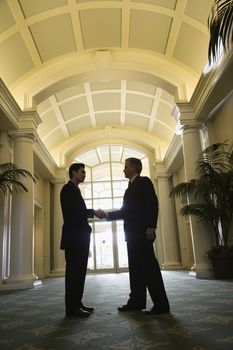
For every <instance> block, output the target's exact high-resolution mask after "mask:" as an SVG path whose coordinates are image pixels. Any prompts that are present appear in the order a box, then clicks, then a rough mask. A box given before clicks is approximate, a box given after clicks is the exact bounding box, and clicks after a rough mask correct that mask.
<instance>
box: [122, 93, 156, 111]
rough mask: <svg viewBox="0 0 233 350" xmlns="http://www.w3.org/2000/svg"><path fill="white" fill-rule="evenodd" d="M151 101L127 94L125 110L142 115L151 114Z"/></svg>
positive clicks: (149, 98)
mask: <svg viewBox="0 0 233 350" xmlns="http://www.w3.org/2000/svg"><path fill="white" fill-rule="evenodd" d="M152 103H153V99H152V97H147V96H143V95H139V94H130V93H128V94H127V100H126V110H127V111H136V112H139V113H143V114H147V115H148V114H149V115H150V114H151V107H152Z"/></svg>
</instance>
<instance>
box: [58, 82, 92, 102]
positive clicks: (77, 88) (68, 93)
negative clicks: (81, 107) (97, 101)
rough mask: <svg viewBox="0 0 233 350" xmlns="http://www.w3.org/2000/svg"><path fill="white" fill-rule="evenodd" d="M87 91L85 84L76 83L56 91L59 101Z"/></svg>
mask: <svg viewBox="0 0 233 350" xmlns="http://www.w3.org/2000/svg"><path fill="white" fill-rule="evenodd" d="M84 92H85V88H84V85H83V84H80V85H74V86H71V87H69V88H67V89H64V90H61V91H59V92H57V93H56V99H57V101H62V100H65V99H69V98H72V97H73V96H77V95H79V94H83V93H84Z"/></svg>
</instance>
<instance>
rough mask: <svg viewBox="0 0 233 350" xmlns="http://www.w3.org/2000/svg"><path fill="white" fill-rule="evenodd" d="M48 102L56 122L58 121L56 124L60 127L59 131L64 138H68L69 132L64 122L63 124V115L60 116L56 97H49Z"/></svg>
mask: <svg viewBox="0 0 233 350" xmlns="http://www.w3.org/2000/svg"><path fill="white" fill-rule="evenodd" d="M49 102H50V105H51V107H52V109H53V112H54V114H55V116H56V118H57V121H58V123H59V125H60V127H61V130H62V132H63V134H64V136H65V137H66V138H68V137H70V133H69V130H68V128H67V126H66V122H65V120H64V118H63V115H62V112H61V110H60V107H59V105H58V103H57V99H56V97H55V96H54V95H53V96H50V97H49Z"/></svg>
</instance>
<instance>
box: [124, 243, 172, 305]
mask: <svg viewBox="0 0 233 350" xmlns="http://www.w3.org/2000/svg"><path fill="white" fill-rule="evenodd" d="M127 250H128V260H129V279H130V290H131V292H130V295H129V296H130V298H129V301H128V304H130V305H135V306H137V307H141V308H146V293H147V289H148V292H149V295H150V297H151V299H152V302H153V304H154V306H155V307H156V309H158V310H159V309H169V302H168V298H167V295H166V291H165V288H164V283H163V278H162V274H161V271H160V267H159V263H158V261H157V259H156V257H155V253H154V247H153V242H152V241H149V240H147V239H146V238H142V239H138V238H137V239H136V240H134V241H133V240H130V241H128V242H127Z"/></svg>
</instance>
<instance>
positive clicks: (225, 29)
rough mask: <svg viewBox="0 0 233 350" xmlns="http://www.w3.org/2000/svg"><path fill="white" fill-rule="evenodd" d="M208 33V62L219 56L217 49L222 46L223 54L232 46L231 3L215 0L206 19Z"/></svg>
mask: <svg viewBox="0 0 233 350" xmlns="http://www.w3.org/2000/svg"><path fill="white" fill-rule="evenodd" d="M208 28H209V32H210V40H209V48H208V58H209V62H210V63H211V61H212V60H213V61H215V60H217V59H218V56H219V48H220V45H222V47H223V49H224V51H225V52H227V51H228V50H229V49H230V48H232V44H233V1H232V0H215V1H214V3H213V6H212V9H211V13H210V15H209V18H208Z"/></svg>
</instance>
